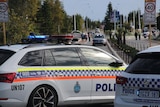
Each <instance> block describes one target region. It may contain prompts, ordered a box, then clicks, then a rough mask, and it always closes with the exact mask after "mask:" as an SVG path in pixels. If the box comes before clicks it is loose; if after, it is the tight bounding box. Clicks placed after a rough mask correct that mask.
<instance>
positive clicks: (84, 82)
mask: <svg viewBox="0 0 160 107" xmlns="http://www.w3.org/2000/svg"><path fill="white" fill-rule="evenodd" d="M125 67H126V64H125V63H122V62H121V61H120V60H119V59H117V58H116V57H114V56H112V55H111V54H109V53H107V52H106V51H104V50H101V49H99V48H96V47H92V46H83V45H46V44H16V45H6V46H0V87H1V88H0V107H57V106H58V105H72V104H76V105H77V104H91V103H107V102H113V100H114V97H115V77H116V75H119V74H120V73H121V72H122V71H124V69H125Z"/></svg>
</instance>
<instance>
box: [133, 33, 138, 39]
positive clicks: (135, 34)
mask: <svg viewBox="0 0 160 107" xmlns="http://www.w3.org/2000/svg"><path fill="white" fill-rule="evenodd" d="M134 36H135V39H136V40H137V36H138V33H137V31H135V33H134Z"/></svg>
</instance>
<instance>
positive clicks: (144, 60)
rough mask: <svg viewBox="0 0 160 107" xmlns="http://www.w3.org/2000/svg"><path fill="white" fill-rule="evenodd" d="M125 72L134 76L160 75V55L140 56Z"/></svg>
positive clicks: (145, 54)
mask: <svg viewBox="0 0 160 107" xmlns="http://www.w3.org/2000/svg"><path fill="white" fill-rule="evenodd" d="M125 72H128V73H132V74H160V53H157V52H156V53H144V54H138V55H137V56H136V57H135V59H133V61H132V62H131V63H130V65H129V66H128V68H127V69H126V70H125Z"/></svg>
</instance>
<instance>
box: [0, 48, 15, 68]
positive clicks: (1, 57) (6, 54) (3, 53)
mask: <svg viewBox="0 0 160 107" xmlns="http://www.w3.org/2000/svg"><path fill="white" fill-rule="evenodd" d="M14 53H15V52H13V51H10V50H3V49H0V65H2V64H3V63H4V62H5V61H6V60H7V59H8V58H10V57H11V56H12V55H13V54H14Z"/></svg>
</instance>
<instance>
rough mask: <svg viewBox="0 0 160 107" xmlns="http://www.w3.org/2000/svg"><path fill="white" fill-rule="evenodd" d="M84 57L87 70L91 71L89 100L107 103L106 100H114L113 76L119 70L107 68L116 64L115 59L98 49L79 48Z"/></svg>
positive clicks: (117, 68)
mask: <svg viewBox="0 0 160 107" xmlns="http://www.w3.org/2000/svg"><path fill="white" fill-rule="evenodd" d="M81 51H82V53H83V55H84V56H85V58H86V60H87V62H88V64H89V66H88V67H89V70H90V71H92V94H91V95H92V96H91V99H92V100H93V101H94V100H99V101H100V102H107V100H106V99H114V96H115V76H116V75H117V74H119V73H120V70H121V68H119V67H112V66H109V64H110V63H111V62H116V60H115V58H114V57H112V56H111V55H108V54H107V53H105V52H104V51H101V50H98V49H86V48H81Z"/></svg>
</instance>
